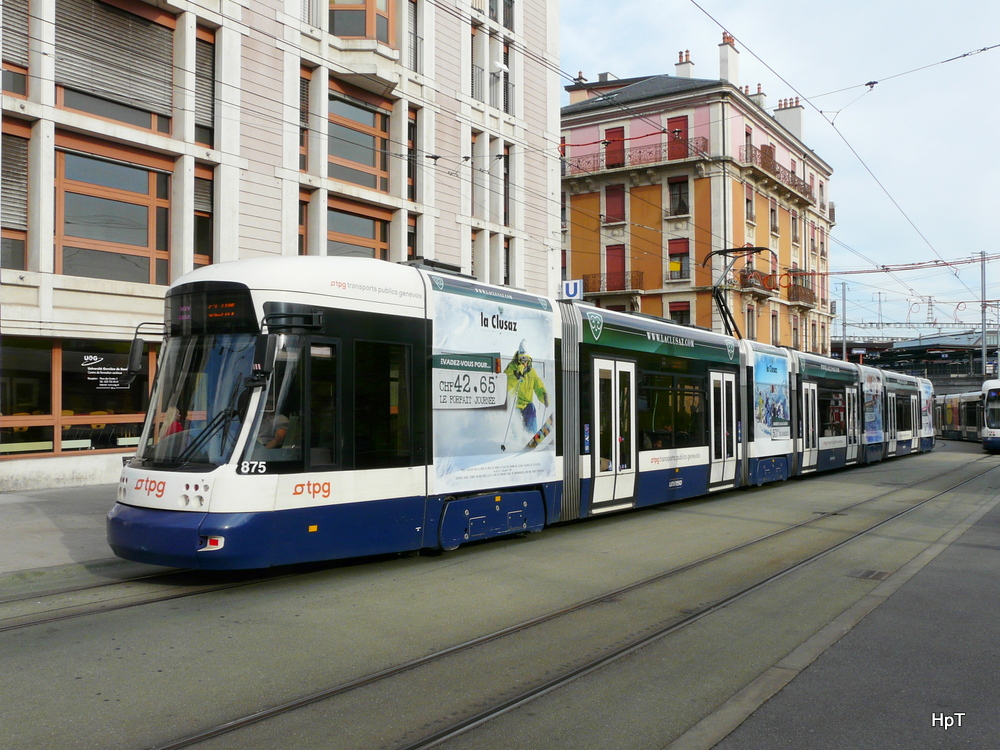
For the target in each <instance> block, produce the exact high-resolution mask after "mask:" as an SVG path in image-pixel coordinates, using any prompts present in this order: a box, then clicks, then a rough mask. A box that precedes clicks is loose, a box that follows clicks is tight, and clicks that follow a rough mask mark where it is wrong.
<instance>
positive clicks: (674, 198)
mask: <svg viewBox="0 0 1000 750" xmlns="http://www.w3.org/2000/svg"><path fill="white" fill-rule="evenodd" d="M667 189H668V190H669V191H670V206H669V208H668V209H667V211H668V213H669V215H670V216H687V215H688V214H690V213H691V208H690V204H689V202H688V180H687V177H681V178H673V179H671V180H670V181H669V182H668V183H667Z"/></svg>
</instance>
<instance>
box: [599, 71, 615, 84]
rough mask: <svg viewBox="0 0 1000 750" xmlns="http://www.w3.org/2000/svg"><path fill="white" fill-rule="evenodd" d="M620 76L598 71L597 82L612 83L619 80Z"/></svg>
mask: <svg viewBox="0 0 1000 750" xmlns="http://www.w3.org/2000/svg"><path fill="white" fill-rule="evenodd" d="M617 80H618V76H616V75H615V74H614V73H598V74H597V82H598V83H610V82H611V81H617Z"/></svg>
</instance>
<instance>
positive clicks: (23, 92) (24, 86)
mask: <svg viewBox="0 0 1000 750" xmlns="http://www.w3.org/2000/svg"><path fill="white" fill-rule="evenodd" d="M3 92H4V93H5V94H10V95H12V96H18V97H25V96H27V95H28V0H4V4H3Z"/></svg>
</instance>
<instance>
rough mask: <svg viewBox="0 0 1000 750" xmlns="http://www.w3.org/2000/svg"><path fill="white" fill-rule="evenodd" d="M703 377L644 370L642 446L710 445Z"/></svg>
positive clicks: (640, 401)
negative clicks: (702, 383) (706, 440)
mask: <svg viewBox="0 0 1000 750" xmlns="http://www.w3.org/2000/svg"><path fill="white" fill-rule="evenodd" d="M700 383H701V380H700V379H698V378H690V377H677V376H673V375H666V374H661V373H655V372H643V373H642V377H641V378H640V379H639V389H638V404H639V412H638V423H639V424H638V426H639V429H640V430H641V438H642V448H643V449H644V450H658V449H660V448H688V447H690V446H696V445H706V442H705V423H704V420H705V416H704V412H705V407H704V404H705V393H704V389H703V388H701V387H700Z"/></svg>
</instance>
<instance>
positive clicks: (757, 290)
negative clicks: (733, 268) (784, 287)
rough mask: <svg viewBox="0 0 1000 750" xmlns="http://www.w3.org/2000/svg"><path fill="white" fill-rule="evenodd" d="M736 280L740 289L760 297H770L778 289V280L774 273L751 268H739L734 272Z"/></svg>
mask: <svg viewBox="0 0 1000 750" xmlns="http://www.w3.org/2000/svg"><path fill="white" fill-rule="evenodd" d="M736 282H737V284H738V285H739V288H740V290H741V291H744V292H749V293H751V294H757V295H760V296H762V297H770V296H772V295H773V294H774V293H775V292H776V291H777V289H778V280H777V279H776V278H775V276H774V274H770V273H763V272H762V271H757V270H755V269H753V268H741V269H740V270H739V272H738V273H737V274H736Z"/></svg>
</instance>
